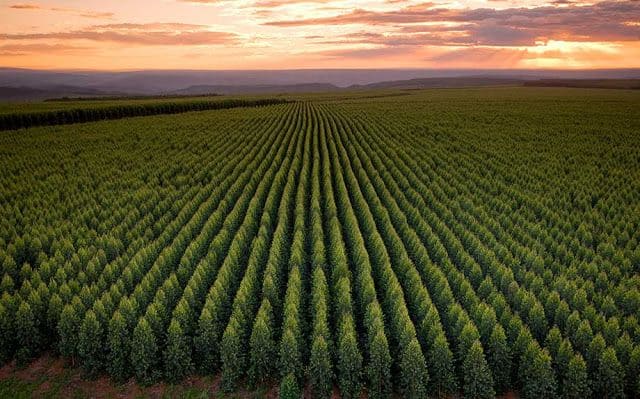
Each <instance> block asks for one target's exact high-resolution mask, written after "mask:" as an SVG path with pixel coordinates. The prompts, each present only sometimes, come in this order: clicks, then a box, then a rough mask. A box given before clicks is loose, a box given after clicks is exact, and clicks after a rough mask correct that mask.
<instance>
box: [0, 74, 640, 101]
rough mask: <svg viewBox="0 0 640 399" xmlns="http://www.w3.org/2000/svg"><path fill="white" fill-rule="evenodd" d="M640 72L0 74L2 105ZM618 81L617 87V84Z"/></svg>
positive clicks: (531, 81)
mask: <svg viewBox="0 0 640 399" xmlns="http://www.w3.org/2000/svg"><path fill="white" fill-rule="evenodd" d="M639 79H640V69H608V70H604V69H603V70H584V71H575V70H571V71H563V70H525V69H522V70H518V69H513V70H471V69H465V70H463V69H297V70H277V71H270V70H250V71H190V70H158V71H155V70H149V71H126V72H99V71H42V70H30V69H16V68H0V101H37V100H43V99H51V98H60V97H73V98H82V97H111V96H125V97H126V96H131V97H137V96H158V95H165V96H166V95H204V94H231V95H234V94H251V93H254V94H279V93H301V92H330V91H335V90H343V89H349V90H358V89H398V90H410V89H426V88H442V87H482V86H496V85H525V86H554V87H611V88H636V87H637V86H636V82H638V80H639ZM614 81H615V83H614Z"/></svg>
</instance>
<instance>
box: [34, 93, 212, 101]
mask: <svg viewBox="0 0 640 399" xmlns="http://www.w3.org/2000/svg"><path fill="white" fill-rule="evenodd" d="M221 95H222V94H218V93H206V94H149V95H146V94H139V95H135V94H131V95H128V94H114V95H105V96H96V97H94V96H91V97H70V96H64V97H55V98H47V99H45V100H43V101H44V102H46V103H58V102H78V101H113V100H154V99H157V100H166V99H174V98H194V97H218V96H221Z"/></svg>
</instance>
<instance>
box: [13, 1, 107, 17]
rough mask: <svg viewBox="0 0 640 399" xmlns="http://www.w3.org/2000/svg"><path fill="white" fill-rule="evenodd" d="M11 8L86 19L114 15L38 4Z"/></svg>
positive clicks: (16, 5) (15, 5) (19, 5)
mask: <svg viewBox="0 0 640 399" xmlns="http://www.w3.org/2000/svg"><path fill="white" fill-rule="evenodd" d="M9 8H12V9H15V10H41V11H55V12H65V13H70V14H75V15H78V16H80V17H86V18H111V17H113V15H114V14H113V13H112V12H100V11H90V10H81V9H76V8H64V7H44V6H41V5H38V4H13V5H10V6H9Z"/></svg>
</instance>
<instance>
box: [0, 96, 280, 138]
mask: <svg viewBox="0 0 640 399" xmlns="http://www.w3.org/2000/svg"><path fill="white" fill-rule="evenodd" d="M288 101H289V100H285V99H278V98H264V99H256V100H244V99H229V100H215V101H183V102H158V103H147V104H121V105H109V106H105V107H95V108H76V109H63V110H55V111H41V112H29V113H17V114H6V115H0V130H11V129H20V128H26V127H32V126H47V125H64V124H70V123H82V122H92V121H99V120H106V119H121V118H128V117H133V116H147V115H160V114H177V113H182V112H189V111H205V110H215V109H227V108H236V107H257V106H262V105H272V104H282V103H286V102H288Z"/></svg>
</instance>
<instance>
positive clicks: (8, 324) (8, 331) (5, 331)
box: [0, 301, 15, 365]
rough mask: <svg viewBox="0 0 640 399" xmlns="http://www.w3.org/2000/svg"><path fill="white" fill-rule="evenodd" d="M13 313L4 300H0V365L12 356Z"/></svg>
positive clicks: (13, 340)
mask: <svg viewBox="0 0 640 399" xmlns="http://www.w3.org/2000/svg"><path fill="white" fill-rule="evenodd" d="M13 331H14V326H13V315H11V314H10V310H9V309H8V308H7V306H5V304H4V301H1V302H0V365H2V364H4V363H5V362H7V361H8V360H9V359H10V358H11V356H13V351H14V349H15V348H14V343H15V337H14V334H13Z"/></svg>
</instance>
